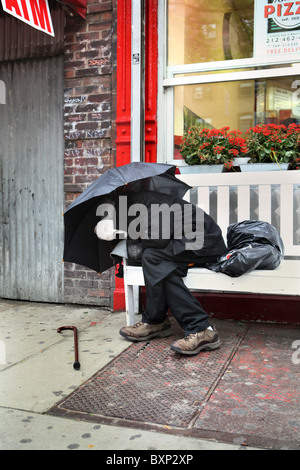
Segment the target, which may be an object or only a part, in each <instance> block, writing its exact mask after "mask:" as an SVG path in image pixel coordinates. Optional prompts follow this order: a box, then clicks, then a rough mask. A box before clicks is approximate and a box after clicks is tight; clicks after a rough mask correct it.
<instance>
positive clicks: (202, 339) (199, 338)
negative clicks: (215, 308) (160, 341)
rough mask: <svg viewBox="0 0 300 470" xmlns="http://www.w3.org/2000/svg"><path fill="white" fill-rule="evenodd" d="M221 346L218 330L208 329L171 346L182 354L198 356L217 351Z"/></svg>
mask: <svg viewBox="0 0 300 470" xmlns="http://www.w3.org/2000/svg"><path fill="white" fill-rule="evenodd" d="M220 344H221V343H220V340H219V337H218V334H217V332H216V330H211V329H206V330H204V331H200V332H199V333H192V334H190V335H188V336H186V337H185V338H183V339H179V340H178V341H175V343H173V344H172V345H171V349H172V350H173V351H175V352H178V353H180V354H187V355H193V354H198V353H199V352H200V351H204V350H206V351H212V350H213V349H217V348H219V347H220Z"/></svg>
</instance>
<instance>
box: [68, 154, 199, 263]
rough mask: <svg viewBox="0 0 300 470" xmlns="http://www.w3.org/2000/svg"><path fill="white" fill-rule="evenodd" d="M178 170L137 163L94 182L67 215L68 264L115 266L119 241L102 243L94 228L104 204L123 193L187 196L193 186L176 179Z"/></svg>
mask: <svg viewBox="0 0 300 470" xmlns="http://www.w3.org/2000/svg"><path fill="white" fill-rule="evenodd" d="M175 171H176V167H175V166H174V165H166V164H161V163H142V162H133V163H129V164H128V165H123V166H121V167H117V168H111V169H109V170H107V171H106V172H105V173H103V175H101V176H100V177H99V178H98V179H97V180H96V181H94V182H93V183H92V184H91V185H90V186H89V187H88V188H87V189H86V190H85V191H84V192H83V193H82V194H81V195H80V196H79V197H78V198H77V199H76V200H75V201H74V202H73V203H72V204H71V205H70V206H69V207H68V209H67V210H66V212H65V214H64V224H65V246H64V261H68V262H72V263H77V264H80V265H82V266H86V267H88V268H90V269H93V270H94V271H97V272H103V271H105V270H106V269H108V268H110V267H112V266H113V260H112V259H111V257H110V253H111V251H112V250H113V249H114V247H115V246H116V244H117V243H118V242H119V240H114V241H111V242H110V241H103V240H99V239H98V237H97V236H96V234H95V233H94V228H95V226H96V224H97V222H99V220H100V217H99V216H97V215H96V212H97V208H98V206H99V205H100V204H101V203H103V202H113V200H114V199H115V198H116V197H117V196H118V195H119V194H122V192H124V193H125V191H126V192H128V191H134V192H140V191H157V192H161V193H164V194H169V195H173V196H178V197H183V196H184V194H185V193H186V192H187V191H188V190H189V189H190V187H189V186H188V185H187V184H186V183H183V182H182V181H180V180H179V179H177V178H176V176H175Z"/></svg>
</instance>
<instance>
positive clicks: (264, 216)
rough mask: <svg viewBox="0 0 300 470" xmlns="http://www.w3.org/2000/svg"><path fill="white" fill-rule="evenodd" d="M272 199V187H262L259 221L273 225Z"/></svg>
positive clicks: (259, 192)
mask: <svg viewBox="0 0 300 470" xmlns="http://www.w3.org/2000/svg"><path fill="white" fill-rule="evenodd" d="M271 197H272V194H271V185H270V184H262V185H260V186H259V190H258V210H259V220H263V221H264V222H268V223H269V224H271V223H272V212H271Z"/></svg>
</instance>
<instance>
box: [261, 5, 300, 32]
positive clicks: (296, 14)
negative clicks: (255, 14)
mask: <svg viewBox="0 0 300 470" xmlns="http://www.w3.org/2000/svg"><path fill="white" fill-rule="evenodd" d="M264 16H265V18H266V19H271V18H272V19H273V20H274V21H275V23H276V24H277V25H278V26H281V27H282V28H285V29H291V28H296V27H297V26H299V24H300V2H286V1H285V0H274V1H273V3H271V4H270V2H269V4H268V5H265V10H264Z"/></svg>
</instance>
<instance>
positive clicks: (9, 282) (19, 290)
mask: <svg viewBox="0 0 300 470" xmlns="http://www.w3.org/2000/svg"><path fill="white" fill-rule="evenodd" d="M0 79H1V80H3V82H4V83H5V88H6V104H2V105H1V104H0V157H1V160H0V178H1V182H2V184H1V193H0V195H1V200H0V297H3V298H11V299H22V300H34V301H44V302H61V301H63V267H62V264H61V259H62V253H63V218H62V212H63V152H64V147H63V115H62V112H63V57H53V58H47V59H38V60H35V59H33V60H26V61H17V62H3V63H0Z"/></svg>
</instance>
